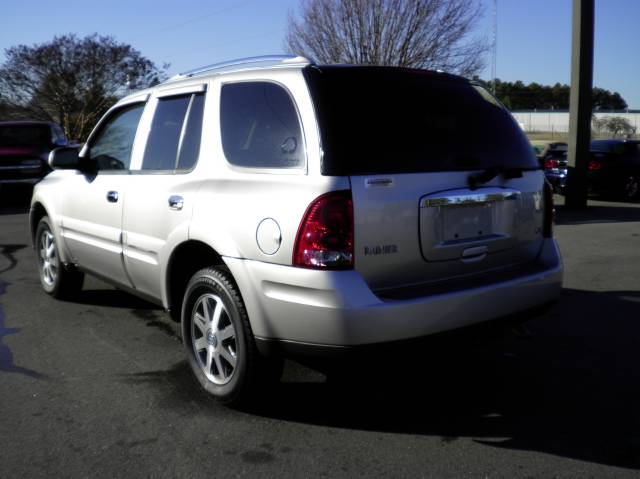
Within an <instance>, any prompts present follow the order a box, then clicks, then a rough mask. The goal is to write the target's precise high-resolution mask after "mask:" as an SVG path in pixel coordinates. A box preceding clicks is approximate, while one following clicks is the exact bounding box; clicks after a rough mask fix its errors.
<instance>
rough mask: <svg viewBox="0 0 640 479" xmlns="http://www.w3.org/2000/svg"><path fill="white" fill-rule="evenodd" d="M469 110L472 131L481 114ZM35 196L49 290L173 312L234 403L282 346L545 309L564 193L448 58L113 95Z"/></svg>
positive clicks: (230, 67) (290, 71) (218, 71)
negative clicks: (556, 202) (104, 290)
mask: <svg viewBox="0 0 640 479" xmlns="http://www.w3.org/2000/svg"><path fill="white" fill-rule="evenodd" d="M469 125H473V127H472V128H471V129H469ZM50 164H51V166H52V168H54V169H55V170H56V171H54V172H53V173H52V174H50V175H48V176H47V177H46V178H45V179H44V180H43V181H42V182H40V183H39V184H38V185H37V186H36V188H35V191H34V194H33V199H32V205H31V215H30V219H31V230H32V234H33V238H34V244H35V247H36V251H37V256H38V261H39V266H40V278H41V282H42V286H43V288H44V289H45V291H46V292H48V293H49V294H51V295H53V296H56V297H61V296H67V297H68V296H71V295H73V293H74V292H77V291H78V289H79V288H81V287H82V282H83V274H84V273H85V272H86V273H90V274H92V275H95V276H98V277H100V278H102V279H104V280H106V281H109V282H110V283H112V284H114V285H116V286H117V287H118V288H121V289H123V290H126V291H130V292H131V293H133V294H136V295H138V296H141V297H143V298H146V299H148V300H150V301H153V302H155V303H157V304H160V305H162V306H164V307H165V308H166V309H167V310H169V311H170V313H171V315H172V317H173V318H174V319H175V320H176V321H181V322H182V332H183V340H184V345H185V348H186V351H187V356H188V358H189V362H190V364H191V367H192V369H193V371H194V373H195V375H196V376H197V377H198V379H199V381H200V383H201V384H202V385H203V387H204V388H205V389H206V390H207V391H209V392H210V393H211V394H213V395H214V396H216V397H217V398H218V399H220V400H222V401H223V402H226V403H230V404H233V403H238V402H239V401H242V400H245V399H246V398H247V397H250V396H251V392H252V391H253V390H254V388H255V386H256V385H259V384H261V382H262V381H263V380H264V379H267V378H268V379H273V378H277V377H278V375H279V374H280V372H281V366H282V359H281V358H282V357H283V356H286V355H287V354H292V353H295V352H296V351H301V350H302V351H304V352H305V353H307V354H308V353H312V354H313V353H322V352H323V351H327V350H329V351H331V350H341V349H343V348H348V347H356V348H357V347H358V346H362V345H375V344H378V343H388V342H392V341H401V340H406V339H412V338H418V337H422V336H426V335H430V334H432V333H436V332H440V331H446V330H451V329H455V328H460V327H463V326H467V325H471V324H475V323H480V322H483V321H488V320H492V319H496V318H502V317H507V316H510V315H514V314H516V313H519V314H522V313H523V312H526V311H529V310H531V309H534V308H537V307H540V306H542V305H546V304H547V303H549V302H551V301H553V300H554V299H556V298H557V296H558V295H559V293H560V289H561V283H562V263H561V260H560V255H559V251H558V247H557V245H556V242H555V241H554V239H553V238H552V221H553V218H552V216H553V204H552V196H551V191H550V189H549V188H548V187H547V185H546V183H545V179H544V174H543V172H542V171H541V170H540V168H539V166H538V164H537V160H536V159H535V157H534V156H533V154H532V152H531V148H530V146H529V143H528V141H527V140H526V138H525V137H524V136H523V134H522V131H521V129H520V128H519V127H518V124H517V123H516V122H515V121H514V120H513V118H512V117H511V115H510V114H509V113H508V111H506V110H505V108H504V107H503V106H502V105H501V104H500V103H499V102H498V101H496V100H495V98H494V97H492V96H491V95H490V94H489V93H488V92H487V91H486V90H484V89H483V88H482V87H480V86H478V85H476V84H474V83H472V82H469V81H468V80H465V79H462V78H459V77H456V76H453V75H447V74H444V73H441V72H428V71H420V70H407V69H399V68H383V67H349V66H319V65H314V64H312V63H310V62H309V61H307V60H306V59H304V58H300V57H284V58H281V57H268V58H264V57H261V58H254V59H249V60H245V61H237V62H230V63H227V64H219V65H214V66H211V67H206V68H202V69H199V70H195V71H191V72H187V73H185V74H181V75H178V76H177V77H174V78H172V79H170V80H168V81H167V82H165V83H163V84H161V85H158V86H156V87H153V88H151V89H148V90H144V91H141V92H138V93H135V94H133V95H130V96H127V97H126V98H124V99H122V100H120V101H119V102H118V103H117V104H116V105H115V106H114V107H113V108H111V109H110V110H109V112H107V114H106V115H105V116H104V118H103V119H102V120H101V121H100V122H99V123H98V125H97V126H96V127H95V129H94V131H93V132H92V133H91V135H90V137H89V139H88V141H87V143H86V144H85V146H84V147H83V148H82V150H81V151H80V152H79V154H78V152H77V150H73V149H70V148H61V149H58V150H56V151H54V152H53V153H52V154H51V157H50Z"/></svg>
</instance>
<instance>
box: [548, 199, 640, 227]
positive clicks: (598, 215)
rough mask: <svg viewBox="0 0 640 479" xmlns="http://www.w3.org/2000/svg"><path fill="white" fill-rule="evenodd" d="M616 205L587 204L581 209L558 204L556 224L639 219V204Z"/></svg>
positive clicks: (615, 221) (622, 221)
mask: <svg viewBox="0 0 640 479" xmlns="http://www.w3.org/2000/svg"><path fill="white" fill-rule="evenodd" d="M618 205H619V206H618ZM618 205H615V206H614V205H607V206H600V205H598V206H589V207H588V208H583V209H574V208H567V207H566V206H564V205H559V206H556V224H558V225H581V224H589V223H624V222H634V221H640V205H638V206H633V204H631V203H618Z"/></svg>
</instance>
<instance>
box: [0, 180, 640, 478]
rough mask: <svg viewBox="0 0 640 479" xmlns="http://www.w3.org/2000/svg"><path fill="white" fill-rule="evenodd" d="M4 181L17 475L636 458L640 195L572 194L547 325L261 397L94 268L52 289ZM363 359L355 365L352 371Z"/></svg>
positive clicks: (547, 464) (4, 428) (621, 462)
mask: <svg viewBox="0 0 640 479" xmlns="http://www.w3.org/2000/svg"><path fill="white" fill-rule="evenodd" d="M26 201H27V199H26V198H24V197H23V198H20V197H19V195H18V196H17V197H16V196H14V195H11V196H7V195H5V196H3V193H2V192H0V410H1V411H2V413H1V419H0V477H2V478H17V477H123V476H131V477H205V476H208V477H237V476H279V477H353V476H356V475H358V476H363V477H369V476H381V477H522V478H529V477H540V478H550V477H598V478H600V477H638V474H639V470H640V367H639V365H640V339H639V338H640V247H639V246H640V207H638V205H629V204H622V203H604V202H592V206H591V207H590V209H589V210H588V211H585V212H572V211H568V210H565V209H563V208H562V207H560V208H559V211H558V226H557V227H556V236H557V238H558V240H559V242H560V246H561V249H562V252H563V256H564V261H565V267H566V277H565V290H564V292H563V295H562V298H561V300H560V301H559V303H558V304H557V305H556V306H555V307H554V308H553V309H552V310H551V311H550V312H549V313H548V314H546V315H545V316H543V317H541V318H538V319H536V320H534V321H532V322H531V323H529V325H528V329H529V331H530V334H517V335H515V334H512V333H510V332H505V333H504V334H498V333H497V332H492V333H491V334H489V333H483V334H479V333H478V334H475V333H474V334H469V333H464V334H463V333H459V334H456V335H452V336H448V337H447V338H446V339H444V338H443V340H442V341H438V342H436V341H433V342H432V344H427V345H426V346H425V350H424V351H423V352H422V353H420V354H413V355H408V356H398V357H395V356H393V355H390V356H388V357H381V358H377V360H376V361H372V362H371V363H370V364H368V365H367V367H364V366H362V365H360V367H359V368H351V369H349V371H348V372H346V373H345V375H344V377H343V378H342V379H343V380H340V381H333V380H331V378H330V380H327V378H326V376H325V375H323V374H321V373H319V372H316V371H314V370H311V369H309V368H306V367H304V366H301V365H299V364H297V363H293V362H288V363H287V366H286V370H285V376H284V378H283V383H282V385H281V386H280V387H279V388H278V389H277V390H275V391H273V392H272V394H271V395H270V396H269V397H265V398H263V400H261V401H260V403H261V404H260V405H259V406H256V407H254V408H251V409H249V410H245V411H234V410H229V409H226V408H224V407H222V406H220V405H218V404H217V403H215V402H214V401H211V400H210V399H209V398H208V397H207V396H206V394H204V393H203V392H201V391H200V389H199V386H198V385H197V384H196V382H195V380H194V379H192V377H191V375H190V372H189V371H188V366H187V364H186V362H185V360H184V355H183V352H182V345H181V342H180V338H179V332H178V328H177V327H176V326H175V324H173V323H171V322H170V320H169V319H168V317H167V316H166V315H165V314H164V313H163V312H162V311H161V310H159V309H158V308H156V307H155V306H153V305H150V304H149V303H146V302H144V301H141V300H138V299H136V298H134V297H132V296H129V295H127V294H125V293H122V292H119V291H117V290H114V289H113V288H111V287H109V286H106V285H104V284H103V283H100V282H98V281H96V280H88V281H87V282H86V283H85V288H84V291H83V293H82V294H81V295H80V296H79V297H78V298H77V300H75V301H74V302H60V301H56V300H53V299H51V298H49V297H48V296H47V295H46V294H44V293H43V292H42V290H41V288H40V285H39V281H38V276H37V271H36V267H35V260H34V255H33V251H32V250H31V246H30V240H29V238H28V235H27V226H26V224H27V215H26V207H25V204H26ZM345 378H346V380H344V379H345Z"/></svg>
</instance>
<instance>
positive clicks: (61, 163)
mask: <svg viewBox="0 0 640 479" xmlns="http://www.w3.org/2000/svg"><path fill="white" fill-rule="evenodd" d="M79 153H80V150H79V149H78V148H74V147H70V146H63V147H62V148H56V149H55V150H52V151H51V153H49V166H50V167H51V168H52V169H54V170H79V169H80V157H79V156H78V154H79Z"/></svg>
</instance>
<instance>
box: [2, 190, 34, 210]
mask: <svg viewBox="0 0 640 479" xmlns="http://www.w3.org/2000/svg"><path fill="white" fill-rule="evenodd" d="M32 193H33V187H32V186H24V185H21V186H13V185H12V186H7V185H0V216H1V215H18V214H22V213H28V212H29V206H30V203H31V194H32Z"/></svg>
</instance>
